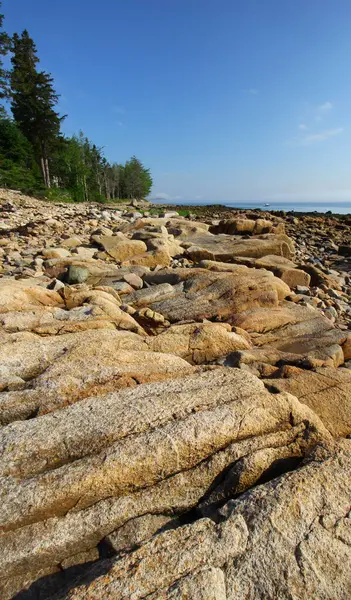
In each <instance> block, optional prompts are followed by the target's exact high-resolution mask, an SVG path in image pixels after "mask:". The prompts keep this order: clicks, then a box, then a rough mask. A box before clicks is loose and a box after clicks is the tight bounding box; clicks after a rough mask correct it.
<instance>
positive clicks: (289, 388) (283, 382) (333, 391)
mask: <svg viewBox="0 0 351 600" xmlns="http://www.w3.org/2000/svg"><path fill="white" fill-rule="evenodd" d="M277 375H279V376H280V377H279V378H278V377H274V378H272V379H266V385H267V386H269V388H270V389H272V390H276V391H279V392H282V391H286V392H289V393H291V394H294V396H296V397H297V398H299V400H300V402H304V403H305V404H307V406H309V407H310V408H311V409H312V410H313V411H314V412H315V413H316V414H317V415H318V416H319V417H320V419H321V420H322V421H323V423H324V425H325V426H326V427H327V428H328V429H329V431H330V432H331V433H332V434H333V435H335V436H346V435H349V434H351V371H350V370H349V369H333V368H331V367H325V368H317V369H315V370H314V371H305V370H303V369H296V368H293V369H289V368H283V370H282V372H279V373H277Z"/></svg>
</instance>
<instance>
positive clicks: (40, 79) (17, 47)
mask: <svg viewBox="0 0 351 600" xmlns="http://www.w3.org/2000/svg"><path fill="white" fill-rule="evenodd" d="M11 50H12V52H13V56H12V59H11V62H12V66H13V68H12V71H11V110H12V114H13V116H14V119H15V121H16V123H17V124H18V126H19V128H20V130H21V131H22V133H23V134H24V135H25V136H26V138H27V139H28V140H29V142H30V143H31V144H32V146H33V148H34V152H35V155H36V159H37V162H38V164H39V165H40V166H41V169H42V174H43V179H44V183H45V185H46V186H47V187H50V185H51V179H50V172H49V159H50V155H51V152H52V149H53V146H54V145H55V142H56V139H57V137H58V136H59V133H60V126H61V121H62V118H61V117H60V116H59V114H58V113H57V112H56V111H55V110H54V107H55V106H56V104H57V101H58V95H57V94H56V92H55V90H54V88H53V79H52V77H51V76H50V75H49V74H48V73H45V72H44V71H38V70H37V64H38V63H39V59H38V57H37V54H36V52H37V51H36V47H35V44H34V42H33V40H32V39H31V37H30V36H29V34H28V31H26V30H24V31H23V33H22V35H21V36H19V35H18V34H17V33H15V34H14V36H13V38H12V48H11Z"/></svg>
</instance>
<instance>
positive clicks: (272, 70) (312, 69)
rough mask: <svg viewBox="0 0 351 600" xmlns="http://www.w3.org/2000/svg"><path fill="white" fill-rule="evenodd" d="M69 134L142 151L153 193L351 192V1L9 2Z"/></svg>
mask: <svg viewBox="0 0 351 600" xmlns="http://www.w3.org/2000/svg"><path fill="white" fill-rule="evenodd" d="M3 12H4V13H5V28H6V29H7V30H8V31H9V32H11V33H12V32H14V31H21V30H23V29H24V28H27V29H28V30H29V32H30V34H31V36H32V37H33V38H34V40H35V42H36V44H37V48H38V53H39V57H40V58H41V67H42V68H43V69H45V70H47V71H49V72H51V73H52V75H53V76H54V78H55V82H56V87H57V90H58V91H59V93H60V94H61V99H60V109H61V111H62V113H67V114H68V117H67V119H66V121H65V123H64V131H65V133H67V134H72V133H75V132H77V131H78V130H79V129H82V130H83V131H84V133H85V134H86V135H87V136H88V137H89V138H90V139H92V140H93V141H94V142H96V143H97V144H98V145H100V146H104V147H105V153H106V156H107V158H108V159H109V160H111V161H121V162H122V161H125V160H126V159H127V158H129V157H130V156H131V155H132V154H136V155H137V156H138V157H139V158H140V159H141V160H142V161H143V162H144V164H146V165H147V166H149V167H150V168H151V171H152V174H153V177H154V188H153V193H152V196H153V197H156V196H160V197H162V196H163V195H164V197H165V198H170V199H179V200H181V199H185V200H197V201H225V202H230V201H234V202H235V201H246V202H247V201H253V202H256V201H257V202H258V201H265V200H273V199H275V200H290V199H292V200H296V199H300V200H304V199H306V200H318V201H326V202H327V201H331V200H339V199H343V200H351V75H350V57H351V35H350V32H351V2H350V0H216V1H215V0H100V1H99V2H96V1H95V0H94V1H93V0H60V2H52V1H48V0H3Z"/></svg>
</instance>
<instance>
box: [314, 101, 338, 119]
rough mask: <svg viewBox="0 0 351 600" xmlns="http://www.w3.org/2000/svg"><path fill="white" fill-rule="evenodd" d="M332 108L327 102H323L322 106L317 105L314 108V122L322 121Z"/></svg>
mask: <svg viewBox="0 0 351 600" xmlns="http://www.w3.org/2000/svg"><path fill="white" fill-rule="evenodd" d="M332 108H334V106H333V104H332V103H331V102H329V101H327V102H323V103H322V104H319V105H318V106H316V108H315V116H314V120H315V121H317V122H319V121H322V120H323V119H324V117H325V116H326V115H327V114H328V113H330V111H331V110H332Z"/></svg>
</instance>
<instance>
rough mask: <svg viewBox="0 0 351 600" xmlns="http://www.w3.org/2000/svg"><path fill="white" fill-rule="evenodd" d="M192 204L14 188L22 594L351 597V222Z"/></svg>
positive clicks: (9, 484) (5, 353)
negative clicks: (58, 198) (65, 196)
mask: <svg viewBox="0 0 351 600" xmlns="http://www.w3.org/2000/svg"><path fill="white" fill-rule="evenodd" d="M180 212H182V211H180ZM188 212H189V214H188V216H186V217H184V216H181V215H180V214H179V212H178V211H177V210H173V209H172V207H156V205H152V204H150V203H148V202H136V201H133V202H131V203H129V204H116V205H99V204H63V203H61V204H60V203H49V202H44V201H41V200H38V199H35V198H32V197H29V196H25V195H22V194H20V193H18V192H14V191H11V190H0V217H1V220H0V327H1V341H2V343H1V347H0V470H1V474H0V478H1V485H0V496H1V509H0V590H1V591H0V597H1V598H2V599H3V600H9V599H11V598H17V599H29V598H30V599H39V600H45V599H56V600H59V599H68V598H71V599H77V600H78V599H82V600H83V599H89V600H90V599H101V600H105V599H110V598H111V599H112V598H113V599H114V600H119V599H121V600H122V599H131V600H139V599H143V598H148V599H149V600H156V599H169V600H176V599H184V600H185V599H193V600H244V599H250V600H251V599H252V600H256V599H262V600H263V599H264V600H266V599H272V600H273V599H274V600H276V599H279V600H285V599H286V600H291V599H292V598H294V600H300V599H301V600H310V599H312V598H316V599H318V600H327V599H330V600H346V599H347V598H349V597H351V548H350V546H351V512H350V508H351V492H350V490H351V485H350V484H351V439H350V434H351V410H350V409H351V272H350V271H351V269H350V266H351V216H347V215H345V216H333V215H317V214H310V215H293V214H284V213H275V212H271V213H269V212H266V211H258V210H255V211H244V210H234V209H233V210H229V209H225V208H223V207H217V208H216V207H211V208H209V207H203V209H199V208H198V209H196V210H195V209H194V210H193V211H192V209H191V208H190V209H189V211H188Z"/></svg>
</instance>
